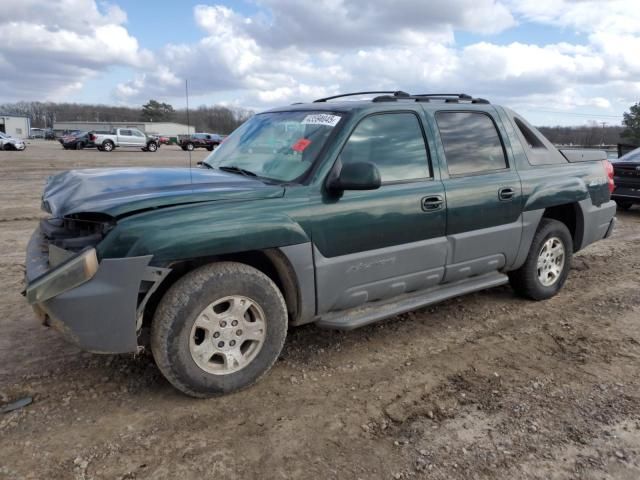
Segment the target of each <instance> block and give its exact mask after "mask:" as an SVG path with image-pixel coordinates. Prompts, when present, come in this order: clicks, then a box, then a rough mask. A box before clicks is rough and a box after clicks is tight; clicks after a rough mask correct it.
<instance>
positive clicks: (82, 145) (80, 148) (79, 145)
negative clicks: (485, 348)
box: [76, 142, 84, 150]
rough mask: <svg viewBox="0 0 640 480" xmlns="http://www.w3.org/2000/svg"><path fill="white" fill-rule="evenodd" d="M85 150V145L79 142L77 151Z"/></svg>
mask: <svg viewBox="0 0 640 480" xmlns="http://www.w3.org/2000/svg"><path fill="white" fill-rule="evenodd" d="M83 148H84V143H82V142H78V143H76V150H82V149H83Z"/></svg>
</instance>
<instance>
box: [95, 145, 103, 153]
mask: <svg viewBox="0 0 640 480" xmlns="http://www.w3.org/2000/svg"><path fill="white" fill-rule="evenodd" d="M96 150H98V151H99V152H104V149H103V148H102V147H99V146H96Z"/></svg>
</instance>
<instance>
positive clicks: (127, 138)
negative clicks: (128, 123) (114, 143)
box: [117, 128, 133, 147]
mask: <svg viewBox="0 0 640 480" xmlns="http://www.w3.org/2000/svg"><path fill="white" fill-rule="evenodd" d="M117 131H118V145H119V146H121V147H130V146H131V143H132V141H133V139H132V134H131V130H129V129H128V128H120V129H118V130H117Z"/></svg>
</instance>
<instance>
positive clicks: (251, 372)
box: [151, 262, 287, 398]
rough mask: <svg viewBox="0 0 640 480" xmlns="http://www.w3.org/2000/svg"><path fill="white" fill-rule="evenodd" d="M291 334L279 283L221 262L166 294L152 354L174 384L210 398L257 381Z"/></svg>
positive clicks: (202, 269) (188, 277)
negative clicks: (288, 334) (288, 332)
mask: <svg viewBox="0 0 640 480" xmlns="http://www.w3.org/2000/svg"><path fill="white" fill-rule="evenodd" d="M286 335H287V309H286V305H285V302H284V299H283V297H282V294H281V292H280V290H279V289H278V287H277V286H276V285H275V284H274V283H273V281H272V280H271V279H270V278H269V277H267V276H266V275H264V274H263V273H262V272H260V271H259V270H256V269H255V268H253V267H250V266H248V265H244V264H241V263H235V262H222V263H214V264H210V265H205V266H203V267H200V268H198V269H196V270H194V271H193V272H190V273H188V274H187V275H185V276H184V277H182V278H181V279H180V280H178V281H177V282H176V283H175V284H174V285H173V286H172V287H171V288H170V289H169V290H168V291H167V293H166V294H165V296H164V297H163V298H162V300H161V302H160V304H159V306H158V309H157V311H156V314H155V316H154V318H153V323H152V326H151V350H152V352H153V356H154V358H155V360H156V363H157V365H158V368H159V369H160V370H161V371H162V373H163V374H164V376H165V377H166V378H167V380H169V382H171V384H172V385H173V386H174V387H176V388H177V389H178V390H180V391H182V392H184V393H186V394H187V395H191V396H194V397H201V398H204V397H211V396H215V395H222V394H225V393H231V392H234V391H237V390H240V389H242V388H245V387H248V386H249V385H251V384H253V383H255V382H256V381H257V380H258V379H259V378H260V377H262V376H263V375H264V374H265V373H266V372H267V371H268V370H269V369H270V368H271V366H272V365H273V363H274V362H275V361H276V360H277V358H278V355H279V354H280V351H281V350H282V346H283V344H284V340H285V337H286Z"/></svg>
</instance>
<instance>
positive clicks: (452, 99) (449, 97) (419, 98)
mask: <svg viewBox="0 0 640 480" xmlns="http://www.w3.org/2000/svg"><path fill="white" fill-rule="evenodd" d="M398 100H414V101H416V102H429V101H431V100H444V102H445V103H460V102H461V101H463V102H471V103H483V104H487V103H489V100H485V99H484V98H473V97H472V96H471V95H467V94H466V93H420V94H416V95H396V96H393V97H391V96H388V95H382V96H379V97H375V98H374V99H373V101H374V102H395V101H398Z"/></svg>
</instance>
